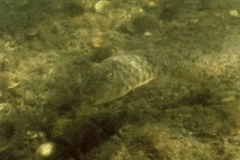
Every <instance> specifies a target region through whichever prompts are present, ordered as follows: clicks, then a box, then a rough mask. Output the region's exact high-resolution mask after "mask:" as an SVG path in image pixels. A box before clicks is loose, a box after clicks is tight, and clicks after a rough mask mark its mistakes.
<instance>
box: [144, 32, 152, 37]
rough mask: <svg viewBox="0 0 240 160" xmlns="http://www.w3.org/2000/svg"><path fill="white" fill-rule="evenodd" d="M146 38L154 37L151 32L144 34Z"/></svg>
mask: <svg viewBox="0 0 240 160" xmlns="http://www.w3.org/2000/svg"><path fill="white" fill-rule="evenodd" d="M144 36H146V37H148V36H152V33H151V32H144Z"/></svg>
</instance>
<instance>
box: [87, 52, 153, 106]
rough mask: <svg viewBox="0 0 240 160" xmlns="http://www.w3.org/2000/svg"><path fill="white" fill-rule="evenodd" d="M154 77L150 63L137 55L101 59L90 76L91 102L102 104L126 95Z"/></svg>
mask: <svg viewBox="0 0 240 160" xmlns="http://www.w3.org/2000/svg"><path fill="white" fill-rule="evenodd" d="M155 77H156V74H155V71H154V68H153V66H152V65H151V63H150V62H149V61H148V60H147V59H146V58H144V57H141V56H138V55H118V56H113V57H110V58H107V59H105V60H103V61H102V62H101V63H100V64H99V65H98V66H97V67H95V69H94V72H93V76H92V82H94V83H92V86H91V87H92V88H93V91H92V97H91V99H92V101H93V104H95V105H97V104H103V103H106V102H109V101H112V100H115V99H117V98H120V97H122V96H124V95H126V94H127V93H128V92H130V91H132V90H134V89H135V88H137V87H139V86H142V85H144V84H147V83H148V82H150V81H151V80H153V79H154V78H155Z"/></svg>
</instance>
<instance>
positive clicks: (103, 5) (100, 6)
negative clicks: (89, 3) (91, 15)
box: [94, 0, 110, 13]
mask: <svg viewBox="0 0 240 160" xmlns="http://www.w3.org/2000/svg"><path fill="white" fill-rule="evenodd" d="M109 5H110V2H109V1H106V0H100V1H98V2H97V3H96V4H95V5H94V9H95V11H96V12H97V13H104V12H105V11H106V9H107V8H108V6H109Z"/></svg>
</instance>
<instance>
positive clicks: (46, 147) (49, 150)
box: [36, 142, 55, 158]
mask: <svg viewBox="0 0 240 160" xmlns="http://www.w3.org/2000/svg"><path fill="white" fill-rule="evenodd" d="M54 152H55V145H54V144H53V143H51V142H47V143H43V144H41V145H40V146H39V147H38V149H37V151H36V154H37V155H38V156H40V157H42V158H47V157H51V155H53V154H54Z"/></svg>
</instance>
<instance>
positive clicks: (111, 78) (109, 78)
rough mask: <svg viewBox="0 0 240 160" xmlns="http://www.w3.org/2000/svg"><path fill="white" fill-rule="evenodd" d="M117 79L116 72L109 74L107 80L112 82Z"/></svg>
mask: <svg viewBox="0 0 240 160" xmlns="http://www.w3.org/2000/svg"><path fill="white" fill-rule="evenodd" d="M114 77H115V73H114V72H110V73H108V74H107V80H109V81H112V80H113V79H114Z"/></svg>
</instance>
